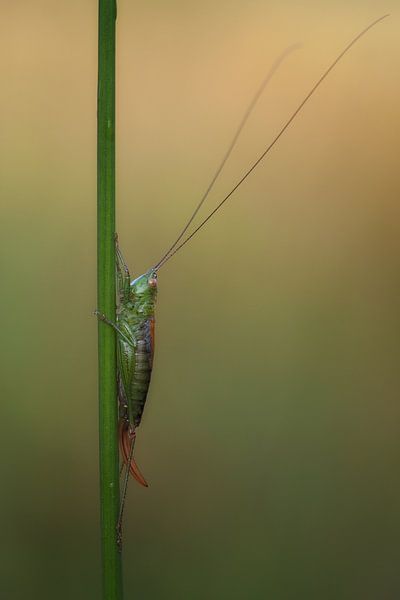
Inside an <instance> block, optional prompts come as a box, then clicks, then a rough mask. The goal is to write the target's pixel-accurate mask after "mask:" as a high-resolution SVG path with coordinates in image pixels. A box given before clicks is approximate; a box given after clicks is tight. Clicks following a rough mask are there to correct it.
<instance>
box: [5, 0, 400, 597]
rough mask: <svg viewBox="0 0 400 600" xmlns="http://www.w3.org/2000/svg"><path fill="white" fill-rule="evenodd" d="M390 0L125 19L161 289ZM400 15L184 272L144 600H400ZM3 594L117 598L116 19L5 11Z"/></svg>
mask: <svg viewBox="0 0 400 600" xmlns="http://www.w3.org/2000/svg"><path fill="white" fill-rule="evenodd" d="M396 4H397V3H396V2H395V1H394V0H390V1H389V2H386V3H381V2H378V1H377V0H371V1H363V2H356V1H354V0H352V1H350V2H341V1H340V2H326V3H322V2H320V3H317V2H312V1H307V0H304V1H303V2H301V3H296V2H289V1H288V2H277V0H273V1H271V2H261V1H257V0H255V1H253V2H245V1H239V0H234V1H232V0H230V1H227V0H221V1H220V2H218V3H215V2H207V1H206V2H202V3H195V2H190V1H189V2H182V1H180V2H178V1H175V2H169V3H167V2H159V1H158V2H157V1H155V2H153V3H149V2H147V3H146V2H137V3H133V2H127V1H123V0H120V2H119V7H118V58H117V62H118V100H117V104H118V127H117V165H118V173H117V192H118V206H117V218H118V231H119V235H120V240H121V245H122V247H123V250H124V252H125V255H126V257H127V259H128V262H129V264H130V266H131V272H132V273H136V274H139V273H140V272H142V271H143V270H144V269H146V268H148V267H149V266H150V265H151V264H154V262H155V261H157V259H159V258H160V256H161V254H162V252H163V251H164V250H165V249H166V247H167V246H168V245H169V244H170V243H171V241H172V239H173V238H174V236H176V234H177V230H178V228H179V227H180V226H182V224H183V222H184V220H185V218H186V217H187V216H188V213H189V212H190V210H191V208H192V207H193V206H194V204H195V203H196V201H197V200H198V198H199V196H200V195H201V193H202V192H203V191H204V189H205V187H206V186H207V183H208V181H209V179H210V177H211V175H212V173H213V170H214V169H215V167H216V165H217V163H218V161H219V160H220V158H221V156H222V154H223V152H224V150H225V148H226V146H227V144H228V142H229V140H230V137H231V135H232V133H233V130H234V127H235V126H236V125H237V123H238V121H239V119H240V116H241V114H242V112H243V110H244V108H245V106H246V105H247V103H248V101H249V99H250V98H251V96H252V94H253V93H254V91H255V89H256V88H257V86H258V84H259V82H260V80H261V79H262V78H263V76H264V75H265V73H266V71H267V70H268V68H269V66H270V65H271V63H272V62H273V61H274V60H275V58H276V57H277V56H278V55H279V53H280V52H281V51H282V50H283V49H284V48H286V47H287V46H289V45H290V44H292V43H293V42H297V41H300V42H302V44H303V47H302V49H301V50H299V51H297V52H296V53H294V54H292V55H291V56H290V57H289V58H288V59H287V61H286V62H285V64H284V65H283V66H282V67H281V69H280V71H279V73H277V75H276V76H275V77H274V79H273V82H272V83H271V85H270V86H269V88H268V90H267V92H266V93H265V95H264V96H263V99H262V100H261V102H260V104H259V105H258V107H257V109H256V111H255V113H254V114H253V116H252V118H251V121H250V122H249V124H248V126H247V128H246V131H245V132H244V133H243V136H242V138H241V140H240V144H239V146H238V148H237V150H235V153H234V156H232V159H231V160H230V162H229V165H228V166H227V168H226V171H225V172H224V176H223V177H222V178H221V181H220V183H219V185H218V186H217V188H216V190H215V193H214V194H213V196H212V198H210V202H209V205H208V206H209V207H211V206H213V203H215V202H216V201H217V200H218V199H219V198H221V196H222V194H223V193H224V192H226V191H228V190H229V189H230V187H231V186H232V183H234V182H235V181H236V180H237V179H238V177H239V176H240V175H241V174H242V172H243V171H244V169H245V168H246V167H248V166H249V165H250V163H251V161H252V160H253V159H254V158H255V157H257V156H258V154H260V153H261V151H262V150H263V148H264V147H265V146H266V144H267V143H268V142H269V141H270V140H271V138H272V136H273V135H274V133H276V132H277V130H278V128H279V126H280V125H281V124H282V123H283V122H284V120H285V119H286V118H287V116H288V115H289V114H290V112H291V111H292V110H293V109H294V108H295V106H296V105H297V103H298V102H299V101H300V100H301V99H302V97H303V96H304V94H305V93H306V92H307V91H308V89H309V88H310V86H311V85H312V84H313V82H314V81H315V80H316V78H318V76H319V75H320V73H321V72H322V70H323V69H324V68H325V67H326V66H327V65H328V64H329V62H330V61H331V60H332V59H333V58H334V57H335V55H336V54H337V53H338V52H339V51H340V50H341V49H342V48H343V46H344V45H345V44H346V43H347V42H348V41H349V40H350V39H351V38H352V37H353V36H354V35H355V34H356V33H357V32H358V31H359V30H360V29H362V28H363V27H364V26H366V25H367V24H368V23H369V22H370V21H372V20H373V19H375V18H377V17H378V16H380V15H381V14H383V13H384V12H390V10H391V9H394V8H395V7H396ZM399 31H400V28H399V20H398V14H397V15H396V13H394V14H393V15H392V17H391V18H390V19H388V20H386V21H384V22H383V23H382V24H380V25H379V26H377V27H376V28H375V29H373V30H372V31H371V32H370V33H369V34H368V36H367V37H365V38H364V39H363V41H362V42H361V43H360V44H358V45H357V46H356V47H355V48H354V49H353V50H352V52H351V53H350V54H349V55H348V56H347V57H346V58H345V60H344V61H343V62H342V63H341V64H340V66H339V67H338V68H337V69H336V70H335V71H334V73H332V74H331V75H330V77H329V79H328V80H327V81H326V82H325V83H324V85H323V87H322V88H321V89H320V90H319V91H318V93H317V94H316V95H315V97H314V98H313V99H312V101H311V102H310V103H309V104H308V105H307V107H306V108H305V110H304V112H302V114H301V116H300V117H299V118H298V120H297V121H296V123H295V124H294V125H293V126H292V127H291V128H290V130H289V131H288V132H287V134H286V135H285V136H284V138H282V140H281V141H280V142H279V144H278V145H277V146H276V147H275V149H274V150H273V151H272V152H271V154H270V156H269V159H268V161H266V162H265V163H264V164H263V165H262V166H260V167H259V168H258V170H257V171H256V172H255V173H254V174H253V175H252V177H251V178H250V179H249V180H248V181H246V183H245V184H244V185H243V186H242V187H241V189H240V191H238V192H237V193H236V194H235V195H234V196H233V197H232V199H231V201H230V202H229V204H227V205H226V206H225V208H224V210H223V211H221V213H220V214H219V215H218V216H217V217H216V218H215V219H214V221H213V222H211V223H210V224H209V226H208V227H207V228H206V229H204V230H203V231H202V232H201V234H199V236H198V237H197V238H196V239H195V240H193V242H192V243H191V244H190V245H188V246H187V247H186V249H185V251H182V252H181V253H179V254H178V255H177V256H176V257H175V258H174V260H171V262H169V263H168V266H166V267H165V268H164V269H163V270H162V271H161V272H160V277H159V302H158V310H157V344H156V357H155V370H154V374H153V381H152V385H151V391H150V395H149V399H148V404H147V407H146V411H145V417H144V421H143V424H142V425H141V427H140V432H139V436H138V443H137V457H138V462H139V464H140V466H141V468H142V469H143V472H144V474H145V475H146V477H147V478H148V480H149V481H150V484H151V487H150V488H149V489H147V490H144V489H140V488H139V486H137V485H134V484H132V485H131V487H130V490H129V499H128V505H127V510H126V525H125V547H124V575H125V582H126V598H140V600H149V599H151V600H153V599H157V600H158V599H160V600H163V599H168V600H169V599H173V600H175V599H177V600H178V599H179V600H180V599H193V600H197V599H204V598H210V599H228V598H229V599H231V598H232V599H246V598H249V599H263V598H271V599H273V600H289V599H304V600H314V599H318V600H320V599H324V600H325V599H326V600H330V599H332V600H342V599H343V600H389V599H390V600H391V599H398V598H399V597H400V575H399V567H398V565H399V559H400V550H399V536H400V516H399V503H400V475H399V450H400V448H399V446H400V443H399V420H400V406H399V390H400V373H399V364H398V363H399V355H400V340H399V326H400V319H399V309H398V304H399V293H400V278H399V266H400V265H399V262H400V259H399V256H400V225H399V217H400V214H399V213H400V203H399V176H398V168H399V158H398V147H399V134H400V127H399V110H398V107H399V87H400V86H399V75H398V74H399V71H400V54H399ZM0 47H1V59H0V61H1V72H2V86H1V87H2V92H1V99H0V102H1V121H2V123H1V144H0V152H1V160H0V164H1V166H0V169H1V177H0V188H1V198H2V218H1V236H0V244H1V247H2V248H1V265H2V270H1V281H2V294H1V298H2V299H1V314H2V317H3V319H2V328H1V333H2V343H1V364H2V376H1V387H2V397H3V402H2V411H3V415H2V419H1V430H2V448H3V460H2V470H3V473H2V491H1V506H0V508H1V515H2V525H1V536H0V540H1V550H0V551H1V555H0V559H1V560H0V564H1V571H2V573H1V589H2V592H1V595H2V597H3V598H7V599H17V598H18V599H19V598H57V599H59V600H64V599H70V598H74V599H85V600H86V599H92V598H93V599H95V598H99V595H100V584H99V581H100V574H99V570H100V559H99V529H98V522H99V514H98V513H99V504H98V464H97V460H98V458H97V443H98V442H97V399H96V332H97V324H96V320H95V319H94V318H93V317H92V316H91V313H92V311H93V309H94V308H95V305H96V287H95V283H96V154H95V152H96V61H97V54H96V52H97V5H96V2H95V1H91V2H80V1H78V0H69V1H68V2H67V1H66V0H64V1H59V2H52V1H50V0H38V1H36V2H31V1H28V0H20V1H18V2H6V0H1V19H0Z"/></svg>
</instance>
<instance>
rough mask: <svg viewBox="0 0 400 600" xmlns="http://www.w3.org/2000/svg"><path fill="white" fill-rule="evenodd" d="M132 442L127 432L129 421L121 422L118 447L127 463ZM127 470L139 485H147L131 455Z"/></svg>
mask: <svg viewBox="0 0 400 600" xmlns="http://www.w3.org/2000/svg"><path fill="white" fill-rule="evenodd" d="M131 444H132V434H130V432H129V423H127V422H125V421H124V422H122V423H121V425H120V427H119V447H120V450H121V454H122V458H123V461H124V463H125V464H126V465H127V464H128V463H129V456H130V451H131ZM129 472H130V474H131V475H132V477H134V479H136V481H137V482H138V483H140V485H143V486H144V487H149V484H148V483H147V481H146V480H145V478H144V477H143V475H142V474H141V472H140V471H139V467H138V466H137V464H136V461H135V459H134V458H133V457H132V460H131V464H130V466H129Z"/></svg>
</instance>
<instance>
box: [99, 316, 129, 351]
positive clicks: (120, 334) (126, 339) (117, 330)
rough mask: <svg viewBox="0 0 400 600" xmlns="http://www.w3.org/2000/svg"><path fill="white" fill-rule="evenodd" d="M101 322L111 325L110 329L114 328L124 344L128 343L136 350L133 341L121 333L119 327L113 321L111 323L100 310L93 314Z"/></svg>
mask: <svg viewBox="0 0 400 600" xmlns="http://www.w3.org/2000/svg"><path fill="white" fill-rule="evenodd" d="M93 314H94V315H95V316H96V317H97V318H98V319H99V320H100V321H103V322H104V323H107V325H110V327H112V328H113V329H114V330H115V331H116V332H117V333H118V335H119V336H121V338H122V339H123V340H124V342H126V343H127V344H129V345H130V346H131V347H132V348H135V344H134V343H133V342H132V340H130V339H129V338H128V337H127V336H126V335H125V333H124V332H123V331H121V329H120V328H119V327H118V325H117V324H116V323H113V321H110V319H107V317H106V315H103V313H101V312H100V311H99V310H95V311H94V313H93Z"/></svg>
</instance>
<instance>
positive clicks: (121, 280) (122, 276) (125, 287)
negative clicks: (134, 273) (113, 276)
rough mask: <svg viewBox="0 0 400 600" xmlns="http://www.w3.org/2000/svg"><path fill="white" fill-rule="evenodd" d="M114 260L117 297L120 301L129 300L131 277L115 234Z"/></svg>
mask: <svg viewBox="0 0 400 600" xmlns="http://www.w3.org/2000/svg"><path fill="white" fill-rule="evenodd" d="M115 258H116V265H115V266H116V272H117V295H118V298H119V300H120V301H122V302H123V301H124V300H129V295H130V289H131V276H130V274H129V268H128V265H127V264H126V262H125V259H124V257H123V255H122V252H121V250H120V247H119V244H118V235H117V234H115Z"/></svg>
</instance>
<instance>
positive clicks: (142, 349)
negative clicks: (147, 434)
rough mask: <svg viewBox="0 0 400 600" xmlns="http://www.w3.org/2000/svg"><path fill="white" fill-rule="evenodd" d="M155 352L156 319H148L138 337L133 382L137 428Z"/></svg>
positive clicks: (134, 419) (133, 406)
mask: <svg viewBox="0 0 400 600" xmlns="http://www.w3.org/2000/svg"><path fill="white" fill-rule="evenodd" d="M153 352H154V319H148V320H147V321H146V322H145V324H144V326H143V328H142V329H141V330H140V335H139V336H138V340H137V346H136V350H135V369H134V372H133V375H132V381H131V394H130V396H131V402H132V418H133V421H134V425H135V427H137V426H138V425H139V423H140V421H141V418H142V414H143V409H144V405H145V403H146V398H147V393H148V391H149V385H150V377H151V369H152V363H153Z"/></svg>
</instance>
